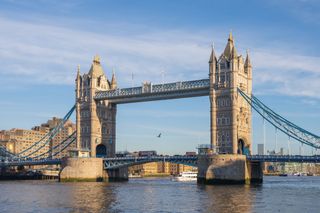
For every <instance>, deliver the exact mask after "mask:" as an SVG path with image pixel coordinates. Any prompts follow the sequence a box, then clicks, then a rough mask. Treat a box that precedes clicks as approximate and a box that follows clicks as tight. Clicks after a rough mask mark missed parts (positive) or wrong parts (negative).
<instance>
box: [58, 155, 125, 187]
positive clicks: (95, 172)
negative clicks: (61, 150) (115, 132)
mask: <svg viewBox="0 0 320 213" xmlns="http://www.w3.org/2000/svg"><path fill="white" fill-rule="evenodd" d="M59 180H60V181H62V182H77V181H79V182H81V181H92V182H95V181H127V180H128V168H119V169H110V170H105V169H104V167H103V159H102V158H65V159H63V161H62V164H61V170H60V173H59Z"/></svg>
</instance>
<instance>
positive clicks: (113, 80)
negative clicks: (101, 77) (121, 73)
mask: <svg viewBox="0 0 320 213" xmlns="http://www.w3.org/2000/svg"><path fill="white" fill-rule="evenodd" d="M116 88H117V80H116V75H115V72H114V68H112V79H111V89H116Z"/></svg>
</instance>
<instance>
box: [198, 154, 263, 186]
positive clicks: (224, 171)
mask: <svg viewBox="0 0 320 213" xmlns="http://www.w3.org/2000/svg"><path fill="white" fill-rule="evenodd" d="M262 178H263V176H262V167H261V165H260V163H259V162H250V161H247V159H246V156H245V155H234V154H226V155H203V156H201V155H199V157H198V183H204V184H249V183H252V182H262Z"/></svg>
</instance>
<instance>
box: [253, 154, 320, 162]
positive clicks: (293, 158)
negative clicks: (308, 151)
mask: <svg viewBox="0 0 320 213" xmlns="http://www.w3.org/2000/svg"><path fill="white" fill-rule="evenodd" d="M247 159H248V160H250V161H259V162H296V163H319V162H320V155H313V156H303V155H249V156H247Z"/></svg>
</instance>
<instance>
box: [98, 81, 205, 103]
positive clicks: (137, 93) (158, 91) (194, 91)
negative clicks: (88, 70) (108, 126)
mask: <svg viewBox="0 0 320 213" xmlns="http://www.w3.org/2000/svg"><path fill="white" fill-rule="evenodd" d="M209 89H210V81H209V79H200V80H194V81H179V82H173V83H165V84H155V85H152V84H151V83H144V84H143V86H141V87H132V88H124V89H115V90H109V91H99V92H96V94H95V97H94V99H95V100H108V101H109V102H111V103H115V104H124V103H132V102H142V101H156V100H165V99H176V98H187V97H197V96H208V95H209V91H210V90H209Z"/></svg>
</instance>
